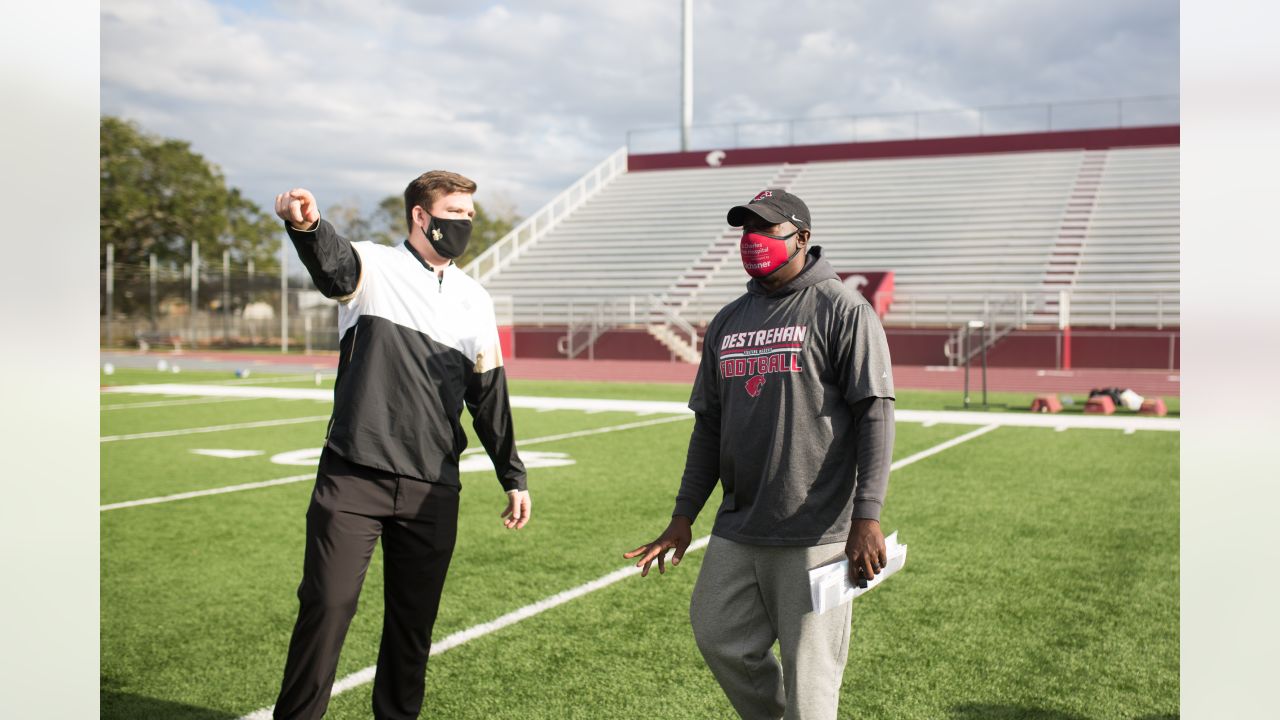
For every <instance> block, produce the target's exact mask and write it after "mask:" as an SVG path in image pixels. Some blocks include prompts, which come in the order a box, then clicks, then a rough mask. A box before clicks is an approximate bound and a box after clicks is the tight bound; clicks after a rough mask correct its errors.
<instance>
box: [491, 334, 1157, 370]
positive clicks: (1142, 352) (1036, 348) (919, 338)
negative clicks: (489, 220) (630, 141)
mask: <svg viewBox="0 0 1280 720" xmlns="http://www.w3.org/2000/svg"><path fill="white" fill-rule="evenodd" d="M700 330H701V329H700ZM564 334H565V328H564V327H563V326H560V327H555V326H546V327H528V328H519V327H518V328H516V329H515V339H516V347H517V348H518V351H519V355H518V356H516V355H513V357H522V358H562V357H564V356H563V355H561V354H559V353H558V352H556V342H557V340H558V339H559V338H561V337H563V336H564ZM885 334H886V335H887V336H888V340H889V354H890V355H891V356H892V358H893V363H894V364H895V365H903V366H906V365H946V364H947V357H946V355H944V354H943V352H942V346H943V344H944V343H945V342H946V340H947V338H948V337H949V336H950V335H951V331H950V330H947V329H945V328H885ZM1059 334H1060V333H1059V332H1058V331H1057V330H1019V331H1016V332H1014V333H1012V334H1010V335H1009V336H1008V337H1006V338H1004V339H1003V340H1001V341H1000V342H998V343H996V345H995V346H994V347H992V348H991V349H990V350H988V351H987V365H988V366H990V367H1030V368H1046V369H1054V368H1057V367H1058V353H1059V352H1060V349H1059V345H1058V336H1059ZM1171 343H1172V348H1173V362H1172V365H1171V364H1170V358H1169V349H1170V344H1171ZM1181 354H1182V337H1181V333H1180V332H1179V330H1177V329H1167V330H1150V329H1145V328H1117V329H1115V330H1106V329H1075V330H1072V332H1071V355H1072V367H1074V368H1131V369H1164V370H1177V369H1179V368H1181V357H1180V356H1181ZM578 357H579V358H580V359H584V358H586V357H587V356H586V354H585V353H584V354H582V355H579V356H578ZM595 358H596V359H597V360H673V359H674V358H672V356H671V353H670V352H669V351H668V350H667V349H666V347H664V346H663V345H662V343H659V342H658V341H657V340H655V339H654V338H653V336H652V335H650V334H649V333H648V332H646V331H644V330H633V329H628V330H610V331H609V332H607V333H605V334H604V335H603V336H601V337H600V339H599V340H598V341H596V347H595Z"/></svg>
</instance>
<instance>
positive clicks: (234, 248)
mask: <svg viewBox="0 0 1280 720" xmlns="http://www.w3.org/2000/svg"><path fill="white" fill-rule="evenodd" d="M99 160H100V166H99V172H100V178H101V185H100V190H99V192H100V202H101V214H100V230H101V237H100V242H101V243H102V245H103V246H105V245H107V244H108V243H110V244H111V245H113V246H114V252H115V258H116V262H119V263H126V264H143V263H146V262H147V255H148V254H150V253H155V255H156V257H157V259H159V260H161V261H170V260H171V261H175V262H187V261H189V260H190V254H191V242H192V241H197V242H199V243H200V255H201V258H202V260H203V261H205V262H216V263H221V261H222V251H223V250H226V249H229V250H231V253H232V258H233V261H234V262H236V263H238V264H239V263H244V262H246V261H248V260H250V259H252V260H253V261H254V263H255V264H256V265H257V266H258V267H259V268H260V269H263V270H267V269H272V268H277V267H279V259H278V256H277V254H276V251H277V249H278V248H279V246H280V233H281V229H280V224H279V223H278V222H276V221H275V219H274V218H273V217H272V216H270V215H268V214H267V213H265V212H263V211H262V209H261V208H259V207H258V205H257V204H256V203H254V202H253V201H252V200H250V199H249V198H247V197H245V196H244V195H243V194H242V193H241V192H240V190H239V189H237V188H228V187H227V184H226V180H225V179H224V178H223V175H222V171H221V170H219V169H218V166H216V165H214V164H212V163H210V162H209V161H208V160H205V158H204V157H203V156H201V155H199V154H198V153H195V152H192V151H191V144H190V143H188V142H185V141H182V140H174V139H169V138H161V137H157V136H153V135H150V134H147V133H145V132H143V131H142V130H141V129H140V128H139V127H138V126H137V125H136V124H135V123H133V122H130V121H126V120H122V119H120V118H117V117H112V116H110V115H104V116H103V117H102V126H101V150H100V155H99Z"/></svg>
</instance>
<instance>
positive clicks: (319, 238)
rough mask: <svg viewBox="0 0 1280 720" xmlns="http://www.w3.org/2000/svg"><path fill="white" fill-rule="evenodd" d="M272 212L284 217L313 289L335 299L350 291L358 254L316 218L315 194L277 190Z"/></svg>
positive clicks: (355, 277) (355, 286)
mask: <svg viewBox="0 0 1280 720" xmlns="http://www.w3.org/2000/svg"><path fill="white" fill-rule="evenodd" d="M276 215H278V216H280V219H282V220H284V221H285V229H286V230H287V231H288V233H289V239H290V240H292V241H293V246H294V247H295V248H297V249H298V257H300V258H302V264H303V265H305V266H306V268H307V272H308V273H310V274H311V281H312V282H314V283H315V285H316V289H317V290H319V291H320V292H321V293H322V294H323V295H324V296H325V297H329V298H338V299H339V300H343V299H347V298H350V297H351V296H352V295H354V294H355V292H356V290H357V289H358V288H359V287H360V256H359V255H357V254H356V251H355V249H354V248H352V247H351V243H350V242H349V241H348V240H347V239H346V238H344V237H342V236H341V235H339V234H338V231H337V230H335V229H334V227H333V226H332V225H330V224H329V223H328V222H326V221H324V220H321V219H320V209H319V206H318V205H317V204H316V198H315V196H314V195H312V194H311V192H310V191H309V190H304V189H302V188H294V189H293V190H290V191H289V192H287V193H281V194H279V195H277V196H276Z"/></svg>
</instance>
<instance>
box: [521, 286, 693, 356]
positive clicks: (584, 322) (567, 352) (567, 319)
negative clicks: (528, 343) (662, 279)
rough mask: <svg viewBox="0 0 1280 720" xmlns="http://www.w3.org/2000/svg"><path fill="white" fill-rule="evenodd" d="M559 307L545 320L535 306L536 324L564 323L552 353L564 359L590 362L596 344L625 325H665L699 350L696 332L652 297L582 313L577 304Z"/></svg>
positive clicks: (599, 305)
mask: <svg viewBox="0 0 1280 720" xmlns="http://www.w3.org/2000/svg"><path fill="white" fill-rule="evenodd" d="M561 307H563V308H564V312H565V314H564V315H559V314H553V315H551V316H549V317H548V316H547V315H544V313H543V308H542V306H541V304H538V305H537V313H538V317H537V321H538V324H539V325H542V324H544V323H545V321H546V320H548V319H550V321H551V323H552V324H558V322H557V321H563V322H564V324H565V326H566V331H565V334H564V335H562V336H561V337H560V338H559V340H558V341H557V342H556V350H557V351H558V352H559V353H560V354H561V355H564V356H565V357H567V358H575V357H578V356H579V355H581V354H583V353H584V352H585V353H587V357H588V359H593V360H594V359H595V344H596V341H598V340H599V339H600V338H601V337H602V336H603V335H604V334H605V333H606V332H608V331H610V330H613V329H614V328H619V327H628V326H629V327H649V326H654V325H661V326H665V327H667V328H670V329H671V330H672V332H673V334H676V335H678V336H682V339H683V337H687V338H688V340H687V342H688V344H689V346H690V347H691V348H693V350H694V351H698V350H699V349H700V347H699V341H700V336H699V335H698V329H697V328H696V327H694V326H693V325H692V324H690V323H689V322H688V321H686V320H685V319H684V318H682V317H681V316H680V314H679V313H677V312H676V311H675V310H674V309H673V308H671V307H670V306H668V305H667V304H665V303H664V302H662V299H661V298H659V297H657V296H654V295H649V296H647V297H637V296H635V295H628V296H626V297H620V298H610V299H607V300H603V301H600V302H597V303H594V304H591V305H589V306H587V307H586V308H585V310H584V309H583V305H582V304H581V303H573V302H569V303H567V304H566V305H563V306H561Z"/></svg>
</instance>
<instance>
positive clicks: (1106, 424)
mask: <svg viewBox="0 0 1280 720" xmlns="http://www.w3.org/2000/svg"><path fill="white" fill-rule="evenodd" d="M102 391H103V392H128V393H144V394H145V393H150V394H157V395H206V396H222V397H257V398H278V399H281V400H329V401H332V400H333V390H332V389H327V388H269V387H248V386H239V387H230V386H226V385H177V384H156V385H115V386H112V387H109V388H103V390H102ZM511 407H513V408H522V409H526V410H538V411H549V410H579V411H586V412H591V411H602V412H631V413H638V414H642V415H643V414H653V413H666V414H672V415H692V414H693V411H691V410H690V409H689V408H688V406H687V405H686V404H685V403H683V402H673V401H660V400H618V399H606V398H557V397H539V396H534V395H513V396H511ZM894 416H895V417H896V418H897V420H898V421H899V422H911V423H928V422H933V423H939V424H948V425H983V426H985V425H1001V426H1004V425H1010V426H1015V427H1043V428H1050V429H1052V428H1056V427H1059V426H1062V427H1069V428H1072V429H1076V428H1080V429H1097V430H1127V429H1129V428H1134V429H1135V430H1164V431H1171V432H1178V431H1180V430H1181V429H1182V421H1181V419H1179V418H1164V417H1147V416H1136V417H1135V416H1129V415H1125V416H1120V415H1051V414H1039V413H1013V412H1010V413H987V412H973V411H956V410H895V412H894Z"/></svg>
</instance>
